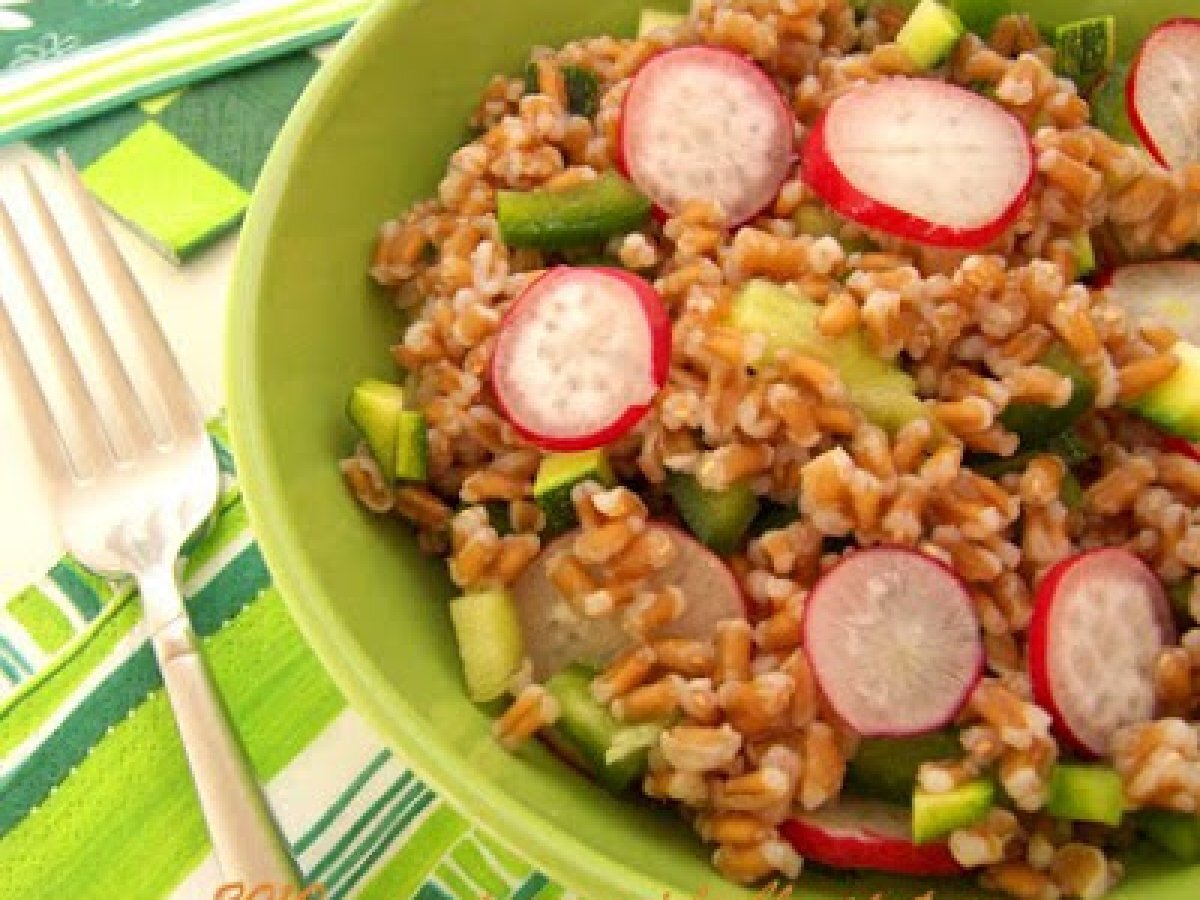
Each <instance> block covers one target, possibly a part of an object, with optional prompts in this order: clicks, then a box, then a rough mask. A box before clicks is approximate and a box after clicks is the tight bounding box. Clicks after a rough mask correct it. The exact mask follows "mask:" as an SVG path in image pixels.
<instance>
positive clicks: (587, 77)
mask: <svg viewBox="0 0 1200 900" xmlns="http://www.w3.org/2000/svg"><path fill="white" fill-rule="evenodd" d="M562 75H563V84H564V85H566V88H567V112H569V113H571V115H573V116H583V117H584V118H585V119H590V118H592V116H594V115H596V110H597V109H598V108H599V106H600V79H599V78H597V77H596V73H595V72H593V71H592V70H591V69H585V68H584V67H583V66H563V68H562Z"/></svg>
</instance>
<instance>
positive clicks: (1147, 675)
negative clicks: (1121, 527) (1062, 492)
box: [1029, 549, 1174, 758]
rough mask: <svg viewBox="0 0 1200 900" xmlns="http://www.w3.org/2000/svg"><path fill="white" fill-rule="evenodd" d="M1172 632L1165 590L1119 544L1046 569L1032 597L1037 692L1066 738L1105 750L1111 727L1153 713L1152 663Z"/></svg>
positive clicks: (1082, 748) (1083, 747) (1093, 753)
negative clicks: (1116, 546) (1115, 547)
mask: <svg viewBox="0 0 1200 900" xmlns="http://www.w3.org/2000/svg"><path fill="white" fill-rule="evenodd" d="M1173 636H1174V627H1173V625H1172V621H1171V607H1170V605H1169V603H1168V602H1167V597H1166V593H1165V592H1164V591H1163V587H1162V585H1161V584H1160V583H1159V580H1158V578H1157V577H1156V576H1155V575H1154V573H1153V572H1151V571H1150V570H1149V569H1148V568H1147V567H1146V565H1145V563H1143V562H1142V561H1141V560H1140V559H1138V558H1137V557H1136V556H1134V555H1133V554H1132V553H1129V552H1128V551H1127V550H1121V549H1101V550H1092V551H1089V552H1086V553H1080V554H1077V555H1075V556H1071V557H1068V558H1067V559H1064V560H1062V561H1061V562H1059V563H1058V564H1057V565H1055V566H1053V567H1052V568H1051V569H1050V570H1049V571H1048V572H1047V573H1046V574H1045V576H1043V578H1042V580H1041V582H1040V583H1039V584H1038V588H1037V593H1036V595H1035V597H1034V606H1033V618H1032V620H1031V621H1030V625H1029V674H1030V680H1031V682H1032V684H1033V696H1034V700H1035V701H1036V702H1037V704H1038V705H1039V706H1041V707H1042V708H1043V709H1045V710H1046V711H1048V712H1049V713H1050V716H1051V718H1052V719H1053V720H1054V727H1055V731H1056V732H1057V733H1058V735H1059V737H1060V738H1062V739H1063V740H1064V741H1065V742H1066V743H1068V744H1069V745H1070V746H1071V747H1073V748H1074V749H1075V750H1076V751H1078V752H1079V753H1081V754H1082V755H1084V756H1086V757H1089V758H1095V757H1099V756H1103V755H1104V754H1105V753H1106V752H1107V751H1108V749H1109V743H1110V741H1111V738H1112V734H1113V732H1115V731H1116V730H1117V729H1118V728H1120V727H1122V726H1124V725H1130V724H1134V723H1136V722H1139V721H1145V720H1148V719H1150V718H1151V717H1152V716H1153V714H1154V663H1155V660H1156V659H1157V657H1158V653H1159V651H1160V650H1161V649H1162V648H1163V647H1165V646H1166V645H1168V644H1170V643H1171V642H1172V640H1173ZM1072 641H1074V642H1075V643H1072ZM1105 705H1107V706H1109V709H1107V710H1106V709H1104V706H1105ZM1116 705H1121V706H1122V708H1119V709H1118V708H1114V707H1115V706H1116Z"/></svg>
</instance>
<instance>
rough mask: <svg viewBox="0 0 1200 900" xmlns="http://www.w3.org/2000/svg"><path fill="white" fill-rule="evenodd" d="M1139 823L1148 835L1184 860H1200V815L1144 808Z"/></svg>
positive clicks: (1138, 818) (1138, 815)
mask: <svg viewBox="0 0 1200 900" xmlns="http://www.w3.org/2000/svg"><path fill="white" fill-rule="evenodd" d="M1137 824H1138V828H1139V829H1141V831H1142V833H1143V834H1145V835H1146V837H1148V838H1150V840H1152V841H1154V843H1156V844H1158V845H1159V846H1160V847H1162V848H1163V849H1164V850H1167V851H1169V852H1171V853H1173V854H1174V855H1175V856H1177V857H1179V858H1180V859H1181V860H1183V861H1184V862H1190V863H1194V862H1198V861H1200V815H1197V814H1196V813H1182V812H1171V811H1169V810H1165V809H1144V810H1142V811H1141V812H1139V813H1138V814H1137Z"/></svg>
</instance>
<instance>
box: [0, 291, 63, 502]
mask: <svg viewBox="0 0 1200 900" xmlns="http://www.w3.org/2000/svg"><path fill="white" fill-rule="evenodd" d="M0 360H2V361H3V362H4V366H5V369H6V370H7V371H8V376H9V382H10V383H11V384H12V387H13V393H14V395H15V396H16V400H17V404H18V405H19V406H20V409H21V413H22V415H23V416H24V418H25V422H26V424H27V425H28V426H29V427H28V428H27V429H26V430H27V432H28V434H29V437H30V440H31V441H32V442H33V449H34V451H35V452H36V454H37V459H38V463H39V464H40V465H41V466H42V470H43V472H44V473H45V475H46V480H47V481H49V482H58V481H65V480H67V479H68V478H70V477H71V476H72V474H74V475H76V477H78V471H77V470H76V469H75V467H74V465H73V463H72V461H71V456H70V453H69V452H68V451H67V445H66V442H65V441H64V440H63V435H62V432H61V431H60V430H59V427H58V423H57V422H55V421H54V414H53V413H51V412H50V404H49V403H48V402H47V401H46V395H45V393H43V391H42V386H41V385H40V384H39V383H38V380H37V376H36V375H35V374H34V371H33V366H32V365H31V364H30V362H29V354H27V353H26V352H25V346H24V344H22V343H21V338H20V336H19V335H18V334H17V329H16V326H15V325H14V324H13V320H12V317H11V316H9V314H8V304H7V303H5V302H4V298H3V297H0Z"/></svg>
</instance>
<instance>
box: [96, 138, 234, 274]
mask: <svg viewBox="0 0 1200 900" xmlns="http://www.w3.org/2000/svg"><path fill="white" fill-rule="evenodd" d="M83 181H84V183H85V184H86V185H87V186H88V188H89V189H90V190H91V191H92V192H93V193H95V194H96V196H97V197H99V198H100V199H101V200H102V201H103V202H104V204H105V205H106V206H108V208H109V209H111V210H112V211H113V212H114V213H115V214H116V215H118V216H120V217H121V218H122V219H124V220H125V221H127V222H129V223H130V224H131V225H133V226H134V227H135V228H136V229H137V230H138V231H140V232H142V234H143V235H145V236H146V237H147V239H149V240H151V241H152V242H154V243H156V244H158V245H159V246H160V247H161V248H162V249H163V250H165V251H167V252H168V253H169V254H171V255H175V256H178V257H179V258H181V259H182V258H184V257H186V256H188V255H189V254H190V253H193V252H195V251H196V250H198V249H199V248H200V247H202V246H204V245H205V244H207V243H208V242H209V241H210V240H211V239H212V238H213V237H214V236H215V235H216V233H218V232H220V231H222V230H223V229H225V228H227V227H228V226H230V225H232V224H234V223H236V222H237V221H238V220H239V219H240V218H241V216H242V213H243V212H244V211H245V208H246V203H247V202H248V200H249V194H247V193H246V191H244V190H243V189H242V188H241V187H240V186H239V185H238V184H236V183H235V182H234V181H232V180H231V179H230V178H229V177H228V176H226V175H224V174H223V173H221V172H220V171H218V170H217V169H214V168H213V167H212V166H210V165H208V164H207V163H206V162H205V161H204V160H203V159H201V158H200V157H198V156H197V155H196V154H195V153H193V152H192V151H191V150H190V149H189V148H188V147H187V146H186V145H185V144H183V143H182V142H181V141H180V140H179V139H178V138H176V137H174V136H173V135H172V134H171V133H170V132H168V131H167V130H166V129H164V128H163V127H162V126H161V125H159V124H157V123H156V122H147V123H145V124H144V125H142V126H141V127H139V128H138V129H137V130H136V131H134V132H133V133H132V134H130V135H129V136H128V137H127V138H125V140H123V141H122V142H121V143H119V144H118V145H117V146H115V147H114V148H112V149H111V150H109V151H108V152H107V153H106V154H104V156H102V157H100V158H99V159H98V160H96V162H95V163H93V164H92V165H91V166H89V167H88V168H87V169H85V170H84V171H83Z"/></svg>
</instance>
